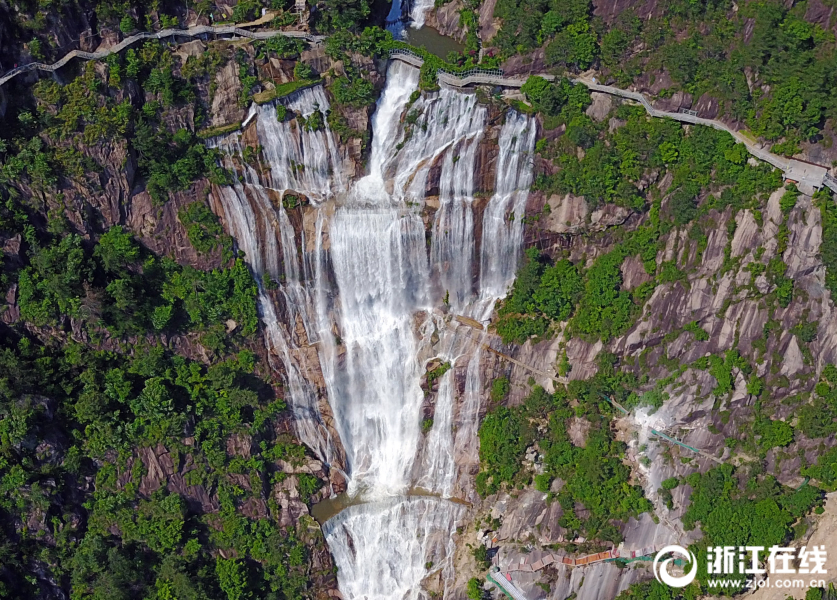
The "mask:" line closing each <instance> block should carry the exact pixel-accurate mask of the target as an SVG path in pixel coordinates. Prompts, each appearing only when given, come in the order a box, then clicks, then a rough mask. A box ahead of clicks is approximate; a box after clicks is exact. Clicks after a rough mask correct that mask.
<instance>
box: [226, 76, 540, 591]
mask: <svg viewBox="0 0 837 600" xmlns="http://www.w3.org/2000/svg"><path fill="white" fill-rule="evenodd" d="M417 85H418V71H417V70H416V69H414V68H412V67H410V66H408V65H405V64H402V63H400V62H393V63H392V64H391V66H390V67H389V70H388V73H387V83H386V87H385V89H384V91H383V93H382V95H381V97H380V99H379V101H378V105H377V108H376V111H375V113H374V115H373V121H372V131H373V136H372V144H371V151H370V157H369V166H368V173H369V174H368V175H367V176H365V177H364V178H362V179H361V180H359V181H357V182H356V183H354V185H351V186H350V187H349V186H347V185H346V183H345V181H346V178H345V177H344V174H345V173H346V172H347V169H346V168H345V167H346V165H345V163H344V159H343V158H342V156H341V154H340V151H339V148H338V146H337V145H336V143H335V142H334V138H333V135H332V133H331V132H330V131H329V129H328V127H325V128H324V129H323V130H320V131H306V130H305V129H304V127H302V126H301V125H300V123H299V122H298V121H297V120H296V119H288V120H287V121H285V122H279V121H277V119H276V110H275V106H273V105H264V106H261V107H257V108H254V109H253V111H254V114H253V118H254V119H256V123H255V128H256V133H257V135H258V144H259V145H260V146H261V147H262V152H261V156H260V160H259V163H260V164H259V165H252V164H246V162H245V161H244V160H243V156H244V154H245V153H244V152H243V151H242V144H243V142H242V137H243V136H242V135H239V134H232V135H230V136H226V137H225V138H221V139H216V140H213V141H212V142H211V143H212V144H213V145H214V146H216V147H219V148H221V149H223V150H225V151H226V152H227V154H228V156H227V158H226V163H227V166H228V167H231V168H234V169H235V170H236V172H237V173H238V174H239V175H240V178H241V180H242V183H236V184H235V185H233V186H229V187H224V188H221V189H220V191H219V193H218V194H217V196H216V200H217V204H218V207H217V208H218V210H219V212H220V213H221V214H222V216H223V218H224V221H225V223H226V224H227V226H228V228H229V230H230V233H231V234H232V235H233V236H234V238H235V239H236V241H237V243H238V246H239V248H240V249H241V250H242V251H243V252H244V253H245V257H246V260H247V261H248V264H249V266H250V268H251V269H252V271H253V273H254V276H255V277H256V279H257V281H259V285H260V290H261V291H260V296H259V305H260V314H261V317H262V321H263V324H264V328H265V337H266V342H267V344H268V349H269V351H270V356H271V359H272V360H275V361H276V365H275V366H276V367H277V368H278V369H280V370H281V371H282V372H283V374H284V377H285V385H286V390H287V396H288V403H289V406H290V408H291V410H292V411H293V413H294V420H295V427H296V432H297V434H298V435H299V437H300V439H301V440H302V441H303V442H304V443H305V444H306V445H308V446H309V447H310V448H311V449H312V450H313V451H314V452H315V453H316V454H317V455H318V457H319V458H320V459H321V460H323V461H324V462H325V463H327V464H329V465H331V466H332V467H333V468H338V467H340V468H342V471H343V472H344V473H345V475H346V476H347V479H348V492H349V494H352V495H356V496H360V497H362V498H363V499H364V500H365V502H364V503H361V504H357V505H355V506H352V507H351V508H349V509H345V510H344V511H343V512H341V513H340V514H339V515H337V516H336V517H334V518H332V519H331V520H330V521H328V522H327V523H326V524H325V526H324V528H323V529H324V533H325V535H326V540H327V542H328V544H329V547H330V548H331V550H332V553H333V555H334V558H335V561H336V564H337V566H338V581H339V586H340V589H341V591H342V593H343V596H344V598H347V599H354V598H357V599H358V600H359V599H360V598H366V599H367V600H384V599H386V600H390V599H398V598H408V599H417V598H421V597H424V592H422V591H421V585H420V583H421V581H422V580H423V579H424V578H425V577H426V576H427V574H428V571H427V568H426V564H428V563H430V562H432V563H433V565H434V566H433V567H432V570H433V571H439V572H440V573H441V575H442V579H443V581H445V582H448V581H450V580H452V575H453V574H452V570H451V569H452V566H451V565H452V556H453V551H454V546H453V535H454V532H455V530H456V527H457V526H458V523H460V521H461V519H462V518H463V517H464V515H465V508H464V507H463V505H462V504H458V503H455V502H452V501H450V500H448V499H452V498H464V496H465V495H466V494H468V493H472V485H470V484H468V480H469V477H470V475H469V474H468V473H469V472H470V470H471V468H472V467H473V466H474V465H475V464H477V461H478V456H477V449H478V442H477V439H476V432H477V427H478V422H479V420H478V415H479V408H480V396H481V393H482V388H483V382H482V381H481V378H480V357H481V351H480V347H481V346H480V344H481V343H483V341H484V337H485V335H486V334H484V333H481V332H478V331H475V330H473V329H471V328H468V327H464V326H462V325H459V324H458V323H456V322H455V321H453V320H451V319H450V317H449V316H446V314H445V313H446V311H447V310H449V311H450V312H452V313H454V314H461V315H464V316H470V317H472V318H475V319H481V320H485V319H487V317H488V316H489V315H490V313H491V308H492V306H493V303H494V301H495V300H496V299H497V298H499V297H502V296H503V295H504V294H505V293H506V289H507V287H508V285H509V284H510V283H511V281H512V280H513V277H514V271H515V269H516V264H517V260H518V257H519V255H520V244H521V239H522V218H521V217H522V214H523V208H524V206H525V202H526V196H527V192H526V190H527V189H528V186H529V184H530V183H531V154H532V151H533V149H534V134H535V124H534V120H532V119H529V118H528V117H525V116H522V115H518V114H517V113H515V112H514V111H508V112H507V113H506V116H505V119H506V122H505V125H504V126H503V127H502V130H501V132H500V135H499V139H498V140H497V142H496V143H497V145H498V147H499V152H498V155H497V169H496V181H495V184H494V188H495V192H494V194H493V195H492V196H491V198H490V199H489V200H488V201H486V200H484V199H482V200H480V202H483V203H484V204H485V206H484V207H483V208H482V209H478V208H477V205H478V202H477V200H476V198H475V192H476V188H477V185H478V181H477V178H476V172H477V166H478V162H479V160H480V156H481V154H480V152H481V150H480V148H481V147H482V145H483V144H486V143H489V142H487V141H486V140H485V139H484V138H485V135H486V125H487V110H486V108H485V107H483V106H481V105H480V104H478V103H477V101H476V97H475V96H474V95H472V94H463V93H459V92H454V91H451V90H447V89H442V90H440V91H439V92H437V93H434V94H425V95H424V96H423V97H421V98H419V99H418V100H415V102H411V100H414V98H413V92H414V91H415V90H416V89H417ZM285 102H286V106H287V107H288V108H289V109H291V110H293V111H295V112H298V113H301V114H303V115H306V114H308V115H310V114H311V113H312V112H313V111H314V110H320V111H323V112H325V111H326V110H328V102H327V99H326V97H325V94H324V93H323V91H322V89H321V88H318V87H317V88H312V89H307V90H303V91H301V92H298V93H297V94H295V95H293V96H292V97H291V98H290V99H288V100H285ZM483 154H484V153H483ZM431 173H435V175H434V179H435V178H437V177H438V196H434V197H430V196H428V192H432V191H434V190H432V189H431V188H430V187H429V186H431V185H433V183H432V182H431V181H430V179H431V178H430V174H431ZM286 193H292V194H294V195H303V196H305V197H306V198H308V200H309V201H310V203H309V204H308V206H306V207H305V208H303V209H301V211H297V212H295V213H294V214H295V215H297V216H294V217H293V219H292V218H291V215H289V213H288V211H287V210H286V209H285V208H284V207H283V202H282V198H283V196H284V195H285V194H286ZM433 202H437V203H438V208H437V210H435V212H434V213H433V217H432V218H433V222H432V224H431V226H430V232H431V235H430V239H429V241H428V240H427V239H426V234H425V231H426V226H425V223H424V221H423V219H422V209H423V207H424V205H425V203H427V204H431V203H433ZM480 211H482V229H483V243H482V246H481V247H477V244H476V241H475V239H476V236H475V221H476V220H477V219H478V218H479V216H480ZM511 215H514V216H513V217H512V216H511ZM299 218H302V221H303V226H302V227H301V228H300V227H298V228H297V229H298V230H299V231H300V232H299V233H295V229H294V227H293V224H292V221H293V220H294V219H299ZM264 274H267V276H269V277H270V278H271V279H272V280H274V281H276V282H278V283H279V289H278V292H273V293H272V294H271V293H269V292H268V290H267V289H265V286H263V284H262V276H263V275H264ZM445 301H447V304H448V306H447V308H446V310H442V307H443V304H444V302H445ZM433 359H435V360H437V361H441V362H449V363H451V365H452V367H453V368H451V369H450V370H448V371H447V372H446V373H445V374H444V375H443V376H442V377H441V378H440V379H439V381H438V393H437V394H436V399H435V409H434V414H433V424H432V427H430V429H429V431H428V432H427V433H426V434H422V431H421V421H422V410H423V406H424V404H425V403H426V401H427V400H426V398H425V392H424V390H423V389H422V387H421V381H422V378H423V376H424V373H425V370H426V368H427V367H426V365H427V363H428V361H430V360H433ZM462 371H464V377H465V382H464V391H463V393H462V394H460V393H459V392H458V384H457V372H462ZM335 432H336V436H335V435H334V433H335ZM336 438H339V439H336ZM416 488H423V489H424V490H426V492H422V494H425V493H426V494H431V496H424V495H421V496H415V495H411V494H414V493H415V492H414V490H415V489H416Z"/></svg>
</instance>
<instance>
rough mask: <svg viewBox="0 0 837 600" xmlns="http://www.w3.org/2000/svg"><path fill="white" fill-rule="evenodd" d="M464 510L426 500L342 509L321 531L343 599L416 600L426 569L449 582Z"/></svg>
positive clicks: (422, 593) (394, 499) (433, 499)
mask: <svg viewBox="0 0 837 600" xmlns="http://www.w3.org/2000/svg"><path fill="white" fill-rule="evenodd" d="M464 514H465V510H464V507H463V506H461V505H457V504H452V503H450V502H444V501H442V500H437V499H435V498H429V497H425V498H422V497H413V498H393V499H390V500H387V501H383V502H379V503H371V504H360V505H357V506H351V507H349V508H347V509H345V510H344V511H343V512H341V513H340V514H339V515H337V516H336V517H333V518H332V519H330V520H329V521H328V522H327V523H326V524H325V526H324V527H323V533H325V536H326V539H327V540H328V543H329V547H330V548H331V551H332V553H333V554H334V559H335V561H336V562H337V565H338V567H339V569H340V570H339V571H338V575H337V577H338V579H339V581H340V591H341V592H342V593H343V597H344V598H357V599H358V600H361V599H362V600H418V599H419V598H426V595H425V593H424V592H423V591H422V590H421V588H420V586H419V584H420V583H421V581H422V579H424V578H425V577H426V576H427V575H428V569H427V565H428V564H431V567H430V571H431V572H435V571H441V572H442V576H443V580H444V581H446V582H447V581H450V580H451V579H452V578H453V572H452V565H451V563H452V558H453V554H454V551H455V546H454V537H453V536H454V534H455V533H456V527H455V523H456V522H457V521H458V520H459V519H461V518H462V517H463V516H464Z"/></svg>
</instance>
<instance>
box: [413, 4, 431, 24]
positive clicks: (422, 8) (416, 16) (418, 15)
mask: <svg viewBox="0 0 837 600" xmlns="http://www.w3.org/2000/svg"><path fill="white" fill-rule="evenodd" d="M433 5H434V2H433V0H413V3H412V5H411V6H410V21H411V23H410V27H413V28H414V29H421V28H422V27H424V19H425V17H426V15H427V11H428V10H430V9H431V8H433Z"/></svg>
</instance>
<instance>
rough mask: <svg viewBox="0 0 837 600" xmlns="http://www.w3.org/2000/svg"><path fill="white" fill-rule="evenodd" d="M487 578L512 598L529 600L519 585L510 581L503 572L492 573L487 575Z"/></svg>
mask: <svg viewBox="0 0 837 600" xmlns="http://www.w3.org/2000/svg"><path fill="white" fill-rule="evenodd" d="M487 578H488V580H489V581H490V582H491V583H493V584H494V585H496V586H497V587H498V588H500V589H501V590H502V591H503V593H504V594H505V595H506V596H508V597H509V598H513V599H514V600H529V599H528V598H527V597H526V595H525V594H524V593H523V590H521V589H520V588H519V587H517V586H516V585H515V584H514V583H512V580H511V578H508V577H507V576H506V575H505V574H503V573H494V574H492V575H488V576H487Z"/></svg>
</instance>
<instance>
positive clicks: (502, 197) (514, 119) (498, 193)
mask: <svg viewBox="0 0 837 600" xmlns="http://www.w3.org/2000/svg"><path fill="white" fill-rule="evenodd" d="M536 135H537V127H536V125H535V121H534V120H533V119H530V118H528V117H526V116H525V115H522V114H519V113H516V112H514V111H509V112H508V113H506V122H505V124H504V125H503V129H502V131H501V132H500V155H499V157H498V158H497V177H496V186H495V189H494V195H493V196H492V197H491V200H489V202H488V206H487V207H486V209H485V215H484V217H483V228H482V252H481V254H480V299H481V300H482V302H483V304H484V311H485V310H487V311H488V313H490V312H491V307H492V306H493V304H494V300H495V299H496V298H501V297H503V296H504V295H505V293H506V290H507V289H508V287H509V286H510V285H511V283H512V281H514V275H515V273H516V272H517V262H518V259H519V257H520V247H521V243H522V241H523V212H524V209H525V208H526V198H527V196H528V190H529V187H530V186H531V185H532V160H533V154H532V151H533V150H534V148H535V139H536ZM483 318H487V314H486V313H485V312H484V313H483Z"/></svg>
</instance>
